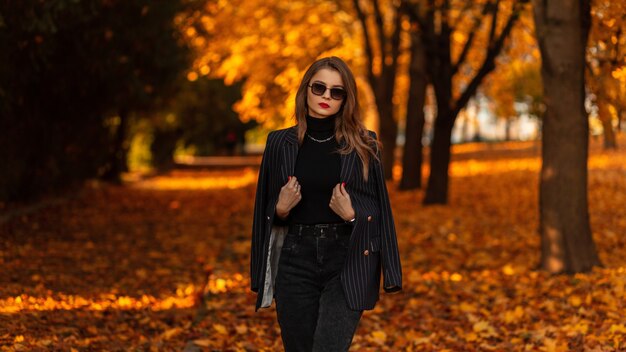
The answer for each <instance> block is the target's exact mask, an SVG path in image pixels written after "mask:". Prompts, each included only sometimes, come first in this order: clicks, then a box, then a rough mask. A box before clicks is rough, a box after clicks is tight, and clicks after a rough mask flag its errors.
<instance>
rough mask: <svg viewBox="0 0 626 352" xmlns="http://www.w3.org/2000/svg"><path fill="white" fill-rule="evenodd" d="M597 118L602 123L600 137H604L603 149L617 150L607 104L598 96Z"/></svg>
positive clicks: (611, 118)
mask: <svg viewBox="0 0 626 352" xmlns="http://www.w3.org/2000/svg"><path fill="white" fill-rule="evenodd" d="M597 105H598V118H599V119H600V122H602V135H603V136H604V149H605V150H609V149H617V140H616V139H615V132H614V131H613V123H612V122H613V121H612V120H613V117H612V116H611V111H610V110H609V106H608V103H607V102H606V100H605V99H604V97H603V96H601V95H600V96H598V100H597Z"/></svg>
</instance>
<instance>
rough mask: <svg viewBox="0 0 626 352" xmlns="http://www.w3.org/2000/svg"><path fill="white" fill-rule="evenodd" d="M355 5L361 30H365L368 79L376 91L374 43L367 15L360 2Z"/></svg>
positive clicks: (357, 1)
mask: <svg viewBox="0 0 626 352" xmlns="http://www.w3.org/2000/svg"><path fill="white" fill-rule="evenodd" d="M353 4H354V9H355V10H356V13H357V17H358V18H359V22H360V23H361V28H362V29H363V37H364V38H363V40H364V41H365V56H366V57H367V79H368V81H369V83H370V86H371V87H372V89H375V88H376V86H377V82H376V76H374V68H373V67H372V65H373V62H374V53H373V51H372V43H371V41H370V34H369V30H368V28H367V19H366V17H365V14H364V13H363V9H361V5H360V4H359V0H353Z"/></svg>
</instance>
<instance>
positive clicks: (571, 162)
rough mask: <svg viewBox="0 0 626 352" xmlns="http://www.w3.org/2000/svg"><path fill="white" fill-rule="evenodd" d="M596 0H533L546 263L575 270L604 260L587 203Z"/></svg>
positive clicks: (549, 266)
mask: <svg viewBox="0 0 626 352" xmlns="http://www.w3.org/2000/svg"><path fill="white" fill-rule="evenodd" d="M590 6H591V4H590V1H589V0H586V1H567V0H554V1H549V2H547V1H539V0H534V1H533V10H534V18H535V24H536V31H537V40H538V43H539V49H540V51H541V58H542V65H541V74H542V78H543V94H544V99H545V104H546V111H545V114H544V116H543V136H542V150H541V156H542V165H541V180H540V187H539V191H540V199H539V208H540V224H539V231H540V233H541V266H542V268H543V269H545V270H547V271H549V272H552V273H560V272H566V273H575V272H581V271H587V270H590V269H591V267H592V266H594V265H599V264H600V260H599V258H598V255H597V253H596V249H595V244H594V242H593V239H592V237H591V227H590V224H589V210H588V203H587V156H588V144H589V120H588V117H587V113H586V111H585V106H584V103H585V79H584V77H585V76H584V69H585V48H586V44H587V39H588V34H589V28H590V25H591V23H590V22H591V16H590Z"/></svg>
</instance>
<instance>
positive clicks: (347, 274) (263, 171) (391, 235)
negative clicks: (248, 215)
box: [250, 126, 402, 310]
mask: <svg viewBox="0 0 626 352" xmlns="http://www.w3.org/2000/svg"><path fill="white" fill-rule="evenodd" d="M369 133H370V135H371V136H373V137H374V138H376V133H375V132H373V131H369ZM298 148H299V146H298V141H297V126H292V127H289V128H286V129H281V130H276V131H272V132H270V134H269V135H268V137H267V143H266V147H265V151H264V152H263V159H262V161H261V168H260V170H259V178H258V183H257V190H256V199H255V203H254V204H255V205H254V218H253V221H252V246H251V260H250V283H251V289H252V291H254V292H257V304H256V310H258V309H259V307H261V302H262V301H263V297H262V296H263V292H264V290H263V289H262V288H263V287H265V286H266V280H270V278H266V277H265V276H266V275H265V272H266V270H265V269H266V265H267V264H268V263H267V260H268V258H267V257H268V251H269V248H268V247H269V241H270V232H271V229H272V224H273V219H274V214H275V210H276V203H277V202H278V195H279V193H280V188H281V187H282V186H283V185H284V184H285V183H287V181H288V176H289V175H293V173H294V169H295V164H296V157H297V155H298ZM377 155H378V157H379V158H381V153H380V150H378V151H377ZM362 169H363V164H362V163H361V160H360V158H359V157H358V154H357V153H356V152H355V151H353V152H352V153H350V154H348V155H341V172H340V175H341V182H346V186H345V187H346V190H347V192H348V194H349V195H350V200H351V201H352V207H353V208H354V210H355V213H356V220H355V222H354V225H353V229H352V234H351V238H350V248H349V250H348V257H347V258H346V263H345V265H344V268H343V271H342V273H341V282H342V285H343V288H344V291H345V293H346V298H347V302H348V305H349V306H350V308H351V309H354V310H363V309H373V308H374V306H375V304H376V301H378V299H379V290H380V276H381V269H382V274H383V277H384V280H383V281H384V282H383V289H384V290H385V291H386V292H395V291H399V290H401V289H402V268H401V264H400V256H399V252H398V243H397V238H396V230H395V224H394V220H393V214H392V212H391V204H390V203H389V196H388V193H387V186H386V183H385V178H384V172H383V168H382V165H381V164H380V163H378V162H376V161H375V160H373V161H372V162H370V165H369V180H368V181H367V182H365V180H364V179H363V174H362ZM274 226H276V225H274ZM270 284H273V283H270ZM260 288H261V289H260Z"/></svg>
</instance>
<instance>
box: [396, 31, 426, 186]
mask: <svg viewBox="0 0 626 352" xmlns="http://www.w3.org/2000/svg"><path fill="white" fill-rule="evenodd" d="M409 76H410V79H411V83H410V85H409V99H408V102H407V108H406V111H407V114H406V128H405V131H406V132H405V135H406V138H405V143H404V151H403V153H402V179H401V180H400V186H399V187H400V189H415V188H421V187H422V162H423V158H424V156H423V146H422V134H423V133H424V124H425V122H426V120H425V118H424V104H425V102H426V87H427V85H428V78H427V73H426V55H424V47H423V45H422V42H421V38H420V36H419V35H418V34H417V33H412V34H411V64H410V67H409Z"/></svg>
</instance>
